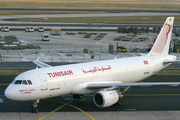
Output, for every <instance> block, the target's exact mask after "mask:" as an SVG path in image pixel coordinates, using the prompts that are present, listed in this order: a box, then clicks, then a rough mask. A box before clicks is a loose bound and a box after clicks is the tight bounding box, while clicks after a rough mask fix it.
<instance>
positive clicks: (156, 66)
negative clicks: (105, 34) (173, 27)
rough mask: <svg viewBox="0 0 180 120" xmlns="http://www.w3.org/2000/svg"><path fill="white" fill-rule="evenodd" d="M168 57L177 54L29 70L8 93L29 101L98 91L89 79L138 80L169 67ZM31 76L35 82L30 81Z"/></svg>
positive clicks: (102, 80)
mask: <svg viewBox="0 0 180 120" xmlns="http://www.w3.org/2000/svg"><path fill="white" fill-rule="evenodd" d="M166 60H167V61H170V60H176V56H172V55H166V56H148V55H146V56H141V57H133V58H132V57H131V58H122V59H114V60H106V61H97V62H89V63H81V64H73V65H66V66H57V67H48V68H39V69H34V70H29V71H27V72H24V73H22V74H20V75H19V76H17V77H16V78H15V80H14V81H13V82H12V83H11V84H10V85H9V87H8V88H7V89H6V91H5V94H6V96H7V97H8V96H9V97H8V98H10V99H12V100H19V101H22V100H23V101H26V100H36V99H44V98H50V97H55V96H61V95H67V94H79V95H80V94H82V95H83V94H90V93H95V92H97V91H98V90H88V89H87V88H86V86H87V85H88V84H89V83H92V84H93V83H94V84H95V83H99V82H102V83H105V82H107V83H108V82H110V83H111V82H113V81H114V82H118V83H132V82H138V81H141V80H143V79H145V78H147V77H149V76H151V75H153V74H155V73H156V72H158V71H160V70H161V69H163V68H164V67H167V65H168V64H167V65H164V64H163V61H166ZM18 80H19V81H18ZM24 80H25V81H24ZM28 80H30V81H31V82H32V84H28ZM18 82H19V83H20V82H21V84H19V83H18ZM26 82H27V84H26ZM12 86H13V87H12Z"/></svg>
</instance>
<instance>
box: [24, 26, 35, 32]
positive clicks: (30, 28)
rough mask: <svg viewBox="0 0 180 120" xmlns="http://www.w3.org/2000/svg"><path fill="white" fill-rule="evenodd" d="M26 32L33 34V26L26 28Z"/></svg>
mask: <svg viewBox="0 0 180 120" xmlns="http://www.w3.org/2000/svg"><path fill="white" fill-rule="evenodd" d="M25 31H26V32H34V27H33V26H28V27H26V29H25Z"/></svg>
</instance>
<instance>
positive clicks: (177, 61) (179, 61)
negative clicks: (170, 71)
mask: <svg viewBox="0 0 180 120" xmlns="http://www.w3.org/2000/svg"><path fill="white" fill-rule="evenodd" d="M163 63H164V64H167V63H180V60H174V61H165V62H163Z"/></svg>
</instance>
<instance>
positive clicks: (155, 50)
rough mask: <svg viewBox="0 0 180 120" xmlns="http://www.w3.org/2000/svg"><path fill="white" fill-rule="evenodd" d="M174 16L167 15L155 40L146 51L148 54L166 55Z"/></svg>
mask: <svg viewBox="0 0 180 120" xmlns="http://www.w3.org/2000/svg"><path fill="white" fill-rule="evenodd" d="M173 23H174V17H168V18H167V19H166V21H165V23H164V25H163V27H162V29H161V32H160V33H159V35H158V37H157V39H156V42H155V43H154V45H153V47H152V49H151V51H150V52H149V53H148V55H150V56H160V55H168V52H169V44H170V40H171V34H172V29H173Z"/></svg>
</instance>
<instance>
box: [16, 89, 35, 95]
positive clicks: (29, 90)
mask: <svg viewBox="0 0 180 120" xmlns="http://www.w3.org/2000/svg"><path fill="white" fill-rule="evenodd" d="M33 91H36V89H25V90H19V92H20V93H21V94H30V93H31V92H33Z"/></svg>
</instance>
